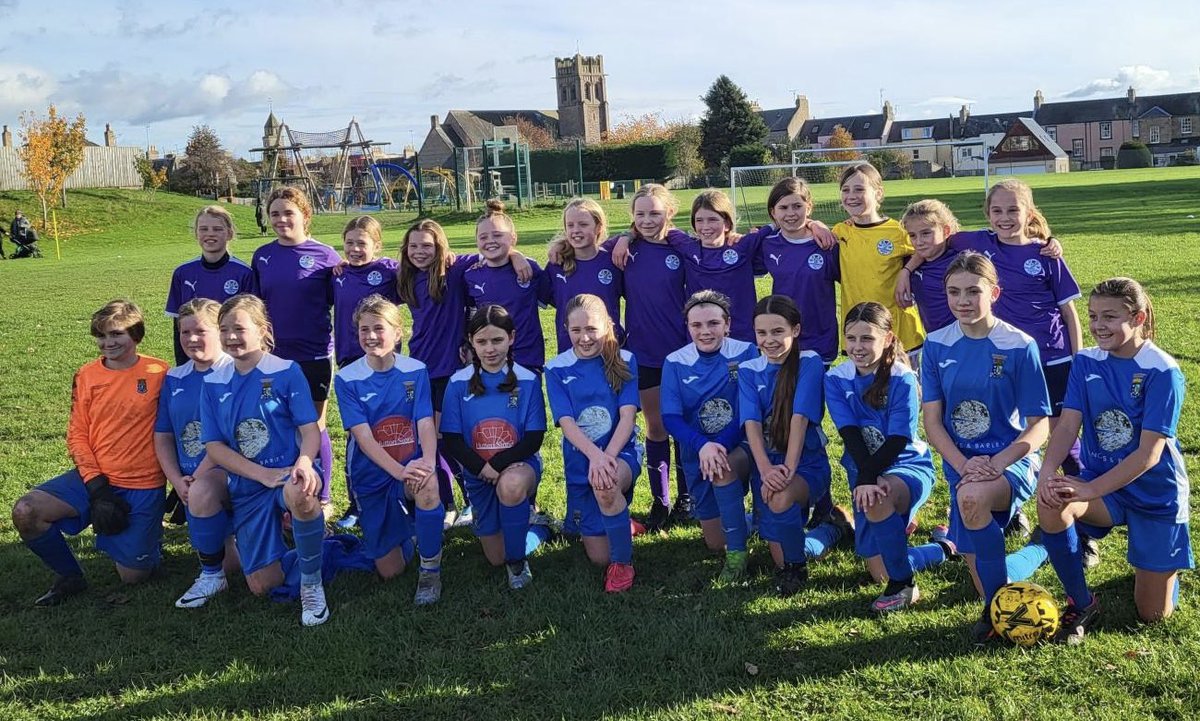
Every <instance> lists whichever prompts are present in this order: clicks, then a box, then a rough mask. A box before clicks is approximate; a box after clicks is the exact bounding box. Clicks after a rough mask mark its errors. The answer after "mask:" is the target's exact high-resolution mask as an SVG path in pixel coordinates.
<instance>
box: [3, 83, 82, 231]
mask: <svg viewBox="0 0 1200 721" xmlns="http://www.w3.org/2000/svg"><path fill="white" fill-rule="evenodd" d="M47 115H48V117H46V118H40V117H38V116H37V114H35V113H34V112H32V111H29V112H25V113H21V134H20V137H21V147H20V148H19V149H18V153H19V154H20V157H21V164H22V169H21V174H22V175H23V176H25V181H26V182H27V183H28V184H29V189H30V190H32V191H33V192H34V193H35V194H36V195H37V197H38V200H40V201H41V203H42V227H43V228H45V227H47V225H48V223H49V217H48V216H49V214H50V210H49V207H50V200H51V199H52V198H54V197H55V196H56V195H57V196H59V197H60V198H61V202H62V205H63V207H66V204H67V195H66V184H67V178H69V177H70V176H71V173H74V172H75V169H76V168H78V167H79V165H80V164H81V163H82V162H83V148H84V145H86V144H87V139H86V137H85V135H84V133H85V132H86V131H87V119H86V118H84V117H83V113H80V114H79V115H77V116H76V117H75V120H74V121H72V122H68V121H67V118H66V117H65V116H62V115H59V114H58V109H57V108H55V107H54V106H53V105H51V106H50V109H49V111H48V112H47Z"/></svg>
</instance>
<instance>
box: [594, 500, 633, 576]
mask: <svg viewBox="0 0 1200 721" xmlns="http://www.w3.org/2000/svg"><path fill="white" fill-rule="evenodd" d="M601 515H603V516H604V535H606V536H608V560H609V562H611V563H632V562H633V533H632V531H631V530H630V528H629V506H625V507H624V508H622V509H621V510H620V511H619V512H617V513H614V514H613V515H611V516H610V515H608V514H607V513H603V514H601Z"/></svg>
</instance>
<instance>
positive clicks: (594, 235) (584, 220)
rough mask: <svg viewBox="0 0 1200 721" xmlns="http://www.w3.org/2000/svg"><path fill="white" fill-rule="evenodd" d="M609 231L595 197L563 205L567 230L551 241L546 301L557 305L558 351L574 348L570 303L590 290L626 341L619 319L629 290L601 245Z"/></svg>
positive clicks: (617, 332) (618, 336)
mask: <svg viewBox="0 0 1200 721" xmlns="http://www.w3.org/2000/svg"><path fill="white" fill-rule="evenodd" d="M607 232H608V220H607V218H606V217H605V215H604V209H603V208H601V207H600V204H599V203H597V202H596V201H594V200H592V199H591V198H575V199H573V200H571V201H570V202H569V203H567V207H565V208H563V229H562V232H560V233H558V234H557V235H555V236H554V238H553V239H552V240H551V241H550V250H549V257H550V262H548V263H547V264H546V276H547V283H546V285H545V286H544V290H545V291H546V294H545V297H543V298H542V302H543V303H545V304H546V305H551V306H554V308H555V309H556V310H555V314H554V327H555V330H556V332H557V339H558V352H559V353H565V352H566V351H568V350H569V349H570V348H571V337H570V334H569V333H568V332H567V304H568V303H570V302H571V299H572V298H574V297H575V296H577V295H580V294H583V293H588V294H591V295H594V296H597V297H598V298H600V299H601V300H603V301H604V307H605V308H607V309H608V315H609V317H610V318H613V319H614V321H613V322H614V323H615V324H616V325H615V327H614V329H613V330H614V332H616V334H617V339H618V340H620V341H624V339H625V331H624V330H623V329H622V328H621V325H620V323H618V322H617V321H616V320H615V319H617V318H620V317H621V295H622V294H623V293H624V292H625V274H624V272H623V271H622V270H621V269H620V268H618V267H617V266H616V264H614V263H613V259H612V256H611V255H610V253H609V250H608V248H605V247H604V246H602V245H601V243H602V242H603V241H604V239H605V237H606V234H607Z"/></svg>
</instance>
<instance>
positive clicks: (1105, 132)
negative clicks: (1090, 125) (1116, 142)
mask: <svg viewBox="0 0 1200 721" xmlns="http://www.w3.org/2000/svg"><path fill="white" fill-rule="evenodd" d="M1100 139H1101V140H1112V122H1111V121H1108V120H1106V121H1104V122H1102V123H1100Z"/></svg>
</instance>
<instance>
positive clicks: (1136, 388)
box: [1129, 373, 1146, 398]
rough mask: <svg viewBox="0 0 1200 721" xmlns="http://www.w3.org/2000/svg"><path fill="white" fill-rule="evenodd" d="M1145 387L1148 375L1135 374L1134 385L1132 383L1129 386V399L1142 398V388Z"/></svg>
mask: <svg viewBox="0 0 1200 721" xmlns="http://www.w3.org/2000/svg"><path fill="white" fill-rule="evenodd" d="M1145 385H1146V374H1145V373H1134V374H1133V383H1131V384H1130V385H1129V397H1130V398H1141V397H1142V387H1143V386H1145Z"/></svg>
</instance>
